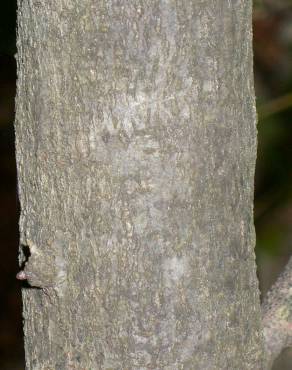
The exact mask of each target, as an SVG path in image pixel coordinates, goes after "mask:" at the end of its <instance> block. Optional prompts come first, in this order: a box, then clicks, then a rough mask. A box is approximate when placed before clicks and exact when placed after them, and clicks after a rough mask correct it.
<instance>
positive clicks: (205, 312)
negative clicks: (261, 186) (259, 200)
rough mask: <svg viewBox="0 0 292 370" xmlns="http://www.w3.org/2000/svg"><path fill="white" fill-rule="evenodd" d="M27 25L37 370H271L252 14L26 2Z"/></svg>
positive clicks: (29, 234) (30, 299)
mask: <svg viewBox="0 0 292 370" xmlns="http://www.w3.org/2000/svg"><path fill="white" fill-rule="evenodd" d="M18 24H19V29H18V56H17V59H18V94H17V112H16V125H15V127H16V145H17V166H18V176H19V195H20V201H21V217H20V234H21V243H22V245H23V246H28V247H29V248H30V253H31V257H30V258H29V261H28V263H27V265H26V268H25V273H26V276H27V277H28V281H29V282H30V283H31V285H33V286H35V287H36V288H31V289H24V290H23V301H24V318H25V321H24V333H25V350H26V364H27V368H28V369H37V370H38V369H40V370H45V369H60V370H61V369H86V370H88V369H108V370H109V369H115V370H118V369H119V370H120V369H123V370H127V369H169V370H173V369H198V370H201V369H202V370H211V369H212V370H213V369H214V370H215V369H232V370H240V369H255V370H259V369H262V368H263V363H262V359H263V352H262V348H263V345H262V335H261V324H260V307H259V294H258V284H257V279H256V272H255V260H254V250H253V249H254V244H255V238H254V227H253V215H252V203H253V176H254V166H255V156H256V127H255V124H256V118H255V106H254V90H253V77H252V49H251V1H249V0H248V1H246V0H242V1H239V0H237V1H228V0H224V1H223V0H220V1H210V0H201V1H197V0H181V1H178V0H177V1H175V0H160V1H159V0H147V1H138V0H133V1H117V0H113V1H112V0H83V1H73V0H58V1H57V0H51V1H48V2H45V1H33V0H23V1H20V0H19V10H18ZM23 259H24V256H23V252H22V251H21V261H22V260H23ZM40 288H41V289H40ZM42 288H45V289H42Z"/></svg>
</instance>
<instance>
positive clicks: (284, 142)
mask: <svg viewBox="0 0 292 370" xmlns="http://www.w3.org/2000/svg"><path fill="white" fill-rule="evenodd" d="M15 22H16V1H15V0H2V1H1V6H0V179H1V181H0V251H1V253H2V255H1V258H0V273H1V274H0V276H1V285H0V297H1V301H0V370H23V369H24V352H23V338H22V329H21V326H22V318H21V298H20V283H19V282H18V281H17V280H16V279H15V275H16V273H17V272H18V271H19V268H18V257H17V254H18V226H17V222H18V215H19V205H18V201H17V190H16V189H17V187H16V168H15V154H14V130H13V120H14V96H15V83H16V65H15V59H14V54H15V53H16V46H15ZM254 67H255V84H256V95H257V107H258V118H259V122H258V141H259V146H258V160H257V168H256V190H255V225H256V231H257V246H256V253H257V262H258V275H259V279H260V287H261V291H262V294H265V292H266V290H267V289H268V288H269V287H270V285H271V284H272V283H273V281H274V280H275V279H276V277H277V275H278V274H279V272H280V271H281V269H282V268H283V266H284V264H285V263H286V262H287V260H288V258H289V255H291V252H292V248H291V245H292V0H289V1H284V0H262V1H255V2H254ZM276 369H277V370H288V369H290V370H292V360H291V354H290V359H289V351H285V353H284V355H282V356H281V358H280V359H279V360H278V363H277V364H276V365H275V366H274V370H276ZM52 370H53V369H52ZM202 370H203V369H202ZM218 370H219V369H218ZM231 370H232V369H231Z"/></svg>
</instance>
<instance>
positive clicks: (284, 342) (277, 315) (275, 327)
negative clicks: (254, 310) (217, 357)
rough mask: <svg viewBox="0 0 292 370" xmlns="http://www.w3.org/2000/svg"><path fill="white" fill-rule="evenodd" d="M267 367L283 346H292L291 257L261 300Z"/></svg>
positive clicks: (270, 366)
mask: <svg viewBox="0 0 292 370" xmlns="http://www.w3.org/2000/svg"><path fill="white" fill-rule="evenodd" d="M262 311H263V325H264V338H265V347H266V357H267V362H268V368H272V365H273V362H274V360H275V359H276V358H277V357H278V356H279V354H280V353H281V352H282V350H283V349H284V348H287V347H292V257H290V259H289V261H288V263H287V266H286V267H285V270H284V271H283V273H282V274H281V275H280V277H279V278H278V280H277V281H276V283H275V284H274V285H273V287H272V288H271V290H270V291H269V292H268V294H267V296H266V297H265V300H264V302H263V307H262Z"/></svg>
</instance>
